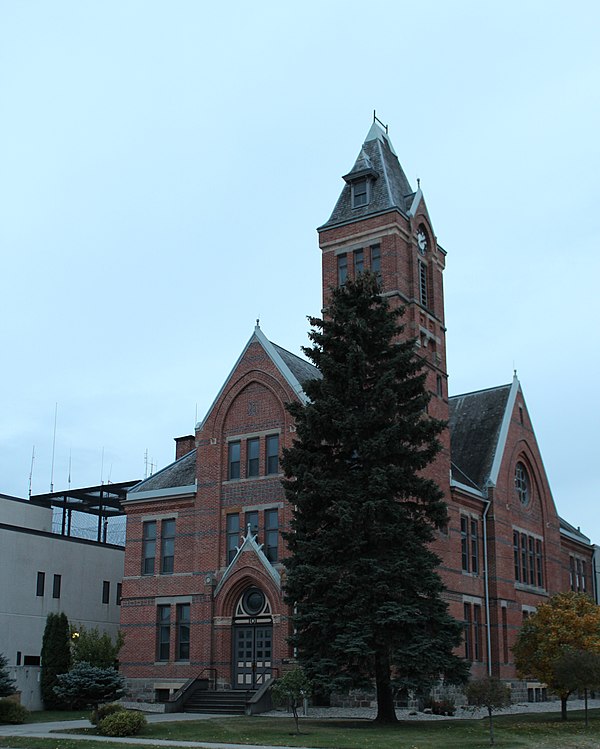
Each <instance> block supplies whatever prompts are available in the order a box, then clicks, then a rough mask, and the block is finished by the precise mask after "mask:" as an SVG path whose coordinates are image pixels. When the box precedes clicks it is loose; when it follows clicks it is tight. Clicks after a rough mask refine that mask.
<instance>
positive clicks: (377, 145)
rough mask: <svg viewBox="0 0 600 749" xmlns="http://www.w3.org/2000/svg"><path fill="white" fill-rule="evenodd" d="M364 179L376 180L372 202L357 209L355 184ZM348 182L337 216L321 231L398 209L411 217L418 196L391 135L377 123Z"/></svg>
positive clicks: (334, 210)
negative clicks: (353, 201) (353, 183)
mask: <svg viewBox="0 0 600 749" xmlns="http://www.w3.org/2000/svg"><path fill="white" fill-rule="evenodd" d="M364 176H370V177H371V178H372V180H373V182H372V192H371V199H370V201H369V203H367V205H364V206H361V207H360V208H353V207H352V188H351V183H352V182H353V181H354V180H356V179H360V178H361V177H364ZM344 180H345V181H346V185H345V186H344V189H343V190H342V193H341V195H340V197H339V199H338V202H337V203H336V206H335V208H334V209H333V213H332V214H331V216H330V218H329V220H328V221H327V222H326V223H325V224H323V226H320V227H319V231H321V230H323V229H329V228H331V227H332V226H336V225H338V224H343V223H346V222H349V221H355V220H356V219H360V218H365V217H367V216H371V215H374V214H378V213H384V212H386V211H391V210H394V209H397V210H399V211H400V212H401V213H403V214H405V215H407V214H408V213H409V211H410V208H411V206H412V204H413V201H414V197H415V194H416V193H415V192H414V191H413V189H412V187H411V186H410V184H409V182H408V179H407V178H406V175H405V174H404V172H403V170H402V167H401V166H400V162H399V161H398V157H397V156H396V152H395V151H394V147H393V146H392V143H391V141H390V139H389V136H388V134H387V133H386V132H385V130H383V129H382V128H381V127H380V126H379V125H378V123H377V122H373V124H372V125H371V128H370V130H369V132H368V133H367V137H366V139H365V142H364V143H363V146H362V148H361V150H360V153H359V155H358V158H357V159H356V162H355V163H354V166H353V167H352V169H351V170H350V171H349V172H348V174H346V175H345V176H344Z"/></svg>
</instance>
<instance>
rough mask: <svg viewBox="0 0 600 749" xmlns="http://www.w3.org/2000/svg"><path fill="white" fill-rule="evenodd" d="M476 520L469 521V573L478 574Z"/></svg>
mask: <svg viewBox="0 0 600 749" xmlns="http://www.w3.org/2000/svg"><path fill="white" fill-rule="evenodd" d="M477 530H478V528H477V520H474V519H473V518H472V519H471V572H473V573H475V574H477V573H478V572H479V535H478V533H477Z"/></svg>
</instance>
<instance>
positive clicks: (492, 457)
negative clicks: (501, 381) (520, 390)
mask: <svg viewBox="0 0 600 749" xmlns="http://www.w3.org/2000/svg"><path fill="white" fill-rule="evenodd" d="M517 384H518V382H517ZM513 386H514V383H513V384H511V385H501V386H500V387H495V388H489V389H487V390H478V391H476V392H474V393H465V394H463V395H455V396H452V397H451V398H449V399H448V404H449V407H450V419H449V424H448V426H449V429H450V454H451V457H452V472H453V478H455V479H456V480H458V481H459V482H460V483H463V484H466V485H467V486H473V487H477V488H479V489H483V488H484V487H485V485H486V484H487V483H488V482H490V481H491V482H492V483H495V482H496V478H497V476H494V469H495V467H496V463H497V462H498V461H497V460H496V457H497V455H498V454H500V457H501V452H502V450H503V444H502V434H503V425H504V423H505V417H506V414H507V411H508V405H509V401H510V395H511V391H512V389H513Z"/></svg>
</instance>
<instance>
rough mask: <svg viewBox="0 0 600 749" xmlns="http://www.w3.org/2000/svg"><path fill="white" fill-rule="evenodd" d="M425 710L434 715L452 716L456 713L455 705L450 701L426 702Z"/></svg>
mask: <svg viewBox="0 0 600 749" xmlns="http://www.w3.org/2000/svg"><path fill="white" fill-rule="evenodd" d="M426 708H429V709H430V710H431V712H432V713H433V714H434V715H454V713H455V712H456V705H455V704H454V702H452V700H426V701H425V709H426Z"/></svg>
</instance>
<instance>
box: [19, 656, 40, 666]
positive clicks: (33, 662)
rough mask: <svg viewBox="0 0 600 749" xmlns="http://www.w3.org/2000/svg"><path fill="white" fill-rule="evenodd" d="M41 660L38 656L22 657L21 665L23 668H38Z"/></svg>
mask: <svg viewBox="0 0 600 749" xmlns="http://www.w3.org/2000/svg"><path fill="white" fill-rule="evenodd" d="M40 662H41V658H40V656H39V655H24V656H23V665H24V666H39V665H40Z"/></svg>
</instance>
